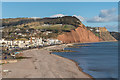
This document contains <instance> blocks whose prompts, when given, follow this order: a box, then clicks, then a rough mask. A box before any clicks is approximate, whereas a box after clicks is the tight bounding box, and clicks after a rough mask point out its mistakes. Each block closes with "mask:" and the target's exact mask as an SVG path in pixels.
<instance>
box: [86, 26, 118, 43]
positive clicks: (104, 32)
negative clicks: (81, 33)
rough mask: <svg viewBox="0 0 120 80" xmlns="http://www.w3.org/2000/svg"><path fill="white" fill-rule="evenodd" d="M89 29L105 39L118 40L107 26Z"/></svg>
mask: <svg viewBox="0 0 120 80" xmlns="http://www.w3.org/2000/svg"><path fill="white" fill-rule="evenodd" d="M87 29H88V30H90V31H92V32H93V33H94V34H95V35H96V36H98V37H100V38H101V39H102V40H103V41H116V39H115V38H114V37H113V36H112V35H111V34H110V32H109V31H108V30H107V29H106V28H105V27H87Z"/></svg>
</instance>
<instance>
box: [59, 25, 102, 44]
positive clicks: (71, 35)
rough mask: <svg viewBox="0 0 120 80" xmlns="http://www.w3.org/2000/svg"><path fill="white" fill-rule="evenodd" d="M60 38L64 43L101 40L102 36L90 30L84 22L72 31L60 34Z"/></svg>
mask: <svg viewBox="0 0 120 80" xmlns="http://www.w3.org/2000/svg"><path fill="white" fill-rule="evenodd" d="M58 39H59V40H61V41H63V43H74V42H99V41H102V39H101V38H99V37H97V36H95V34H94V33H92V32H91V31H90V30H87V28H86V27H85V26H84V25H83V24H82V25H80V26H79V27H77V28H76V29H75V30H72V31H71V32H68V33H65V34H62V35H59V36H58Z"/></svg>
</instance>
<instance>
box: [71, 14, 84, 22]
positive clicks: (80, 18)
mask: <svg viewBox="0 0 120 80" xmlns="http://www.w3.org/2000/svg"><path fill="white" fill-rule="evenodd" d="M73 16H75V17H76V18H78V19H79V20H80V21H84V20H85V18H83V17H82V16H80V15H79V16H77V15H73Z"/></svg>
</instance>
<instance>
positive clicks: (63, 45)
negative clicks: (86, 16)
mask: <svg viewBox="0 0 120 80" xmlns="http://www.w3.org/2000/svg"><path fill="white" fill-rule="evenodd" d="M104 42H106V41H104ZM107 42H108V41H107ZM111 42H116V41H111ZM89 43H96V42H89ZM74 44H81V43H69V44H61V45H53V46H48V47H43V48H41V49H38V48H35V49H28V50H23V51H21V52H26V51H33V50H42V49H44V50H45V51H48V50H47V48H48V49H49V48H54V47H57V46H62V48H66V47H67V46H68V45H74ZM60 49H61V48H60ZM49 54H50V52H49ZM47 55H48V54H47ZM50 55H54V56H56V57H61V58H63V59H64V60H65V59H67V60H70V61H72V62H74V63H75V66H76V67H77V68H78V70H79V71H80V72H82V73H83V74H84V75H86V76H88V77H89V78H90V79H92V80H94V78H93V77H92V76H91V75H89V74H87V73H85V72H83V69H82V68H81V67H80V66H79V65H78V63H77V62H76V61H74V60H71V59H68V58H65V57H62V56H59V55H56V54H50ZM21 61H22V60H21ZM19 62H20V61H18V62H17V63H19ZM10 64H11V63H10ZM15 64H16V63H15ZM4 65H6V64H4ZM13 65H14V64H13Z"/></svg>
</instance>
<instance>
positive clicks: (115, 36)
mask: <svg viewBox="0 0 120 80" xmlns="http://www.w3.org/2000/svg"><path fill="white" fill-rule="evenodd" d="M110 34H111V35H112V36H113V37H114V38H115V39H116V40H120V33H119V32H110Z"/></svg>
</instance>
